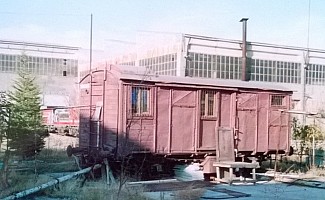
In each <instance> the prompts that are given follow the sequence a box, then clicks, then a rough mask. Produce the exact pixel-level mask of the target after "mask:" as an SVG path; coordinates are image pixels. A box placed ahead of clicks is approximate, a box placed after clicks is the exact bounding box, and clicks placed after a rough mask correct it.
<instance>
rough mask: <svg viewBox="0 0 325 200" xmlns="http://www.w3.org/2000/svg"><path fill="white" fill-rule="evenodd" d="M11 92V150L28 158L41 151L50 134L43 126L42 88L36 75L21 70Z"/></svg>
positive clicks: (9, 141)
mask: <svg viewBox="0 0 325 200" xmlns="http://www.w3.org/2000/svg"><path fill="white" fill-rule="evenodd" d="M18 75H19V77H18V79H17V80H16V82H15V85H14V86H13V88H14V90H13V91H12V92H9V94H8V101H9V112H10V116H9V118H10V132H8V133H7V139H8V147H9V150H10V151H11V152H12V153H14V154H15V155H19V156H22V157H23V158H28V157H32V156H34V155H35V154H36V153H37V152H39V151H41V149H42V148H43V147H44V144H45V141H44V139H45V137H46V136H48V134H47V132H45V129H44V127H43V126H42V115H41V109H40V106H41V101H40V90H39V89H38V87H37V85H36V83H35V77H33V76H31V75H30V74H28V73H26V72H20V73H19V74H18Z"/></svg>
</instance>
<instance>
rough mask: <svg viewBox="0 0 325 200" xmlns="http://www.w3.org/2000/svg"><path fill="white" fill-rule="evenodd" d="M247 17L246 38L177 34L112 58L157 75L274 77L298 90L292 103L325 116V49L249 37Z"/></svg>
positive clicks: (253, 79)
mask: <svg viewBox="0 0 325 200" xmlns="http://www.w3.org/2000/svg"><path fill="white" fill-rule="evenodd" d="M246 20H247V19H244V20H243V39H242V40H229V39H220V38H214V37H206V36H200V35H191V34H177V35H176V34H175V35H174V36H173V37H174V38H176V37H177V38H178V39H173V40H169V41H172V43H171V42H169V43H168V42H166V43H165V44H164V45H156V46H155V45H154V43H152V46H151V47H150V46H147V47H149V48H147V49H144V48H142V49H141V51H137V52H136V53H134V54H132V53H130V54H129V55H124V56H121V57H119V58H116V59H115V60H113V63H114V64H124V65H135V66H146V67H147V70H148V71H154V72H155V73H156V74H158V75H173V76H181V77H184V76H185V77H200V78H208V79H228V80H231V79H234V80H244V81H250V82H271V83H272V84H274V86H279V87H286V88H288V89H290V90H292V91H294V94H293V103H292V105H291V109H294V110H297V111H302V112H301V113H303V112H306V113H307V114H308V113H319V114H320V115H322V116H323V115H324V104H325V97H324V95H323V94H324V92H325V87H324V85H325V50H321V49H312V48H304V47H295V46H285V45H276V44H268V43H259V42H251V41H246ZM166 41H168V40H166ZM138 49H139V48H138ZM302 120H304V119H302ZM307 121H308V117H307Z"/></svg>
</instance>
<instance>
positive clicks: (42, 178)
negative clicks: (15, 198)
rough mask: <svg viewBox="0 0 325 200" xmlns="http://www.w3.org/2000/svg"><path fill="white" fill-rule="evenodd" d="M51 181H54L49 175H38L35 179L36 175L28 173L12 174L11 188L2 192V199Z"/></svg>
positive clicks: (0, 195)
mask: <svg viewBox="0 0 325 200" xmlns="http://www.w3.org/2000/svg"><path fill="white" fill-rule="evenodd" d="M51 180H53V179H52V178H51V177H49V176H47V175H38V176H36V177H35V175H34V174H30V173H29V174H27V173H17V172H11V174H10V177H9V180H8V181H9V183H10V185H11V187H9V188H7V189H5V190H0V198H4V197H6V196H9V195H11V194H13V193H17V192H21V191H23V190H27V189H30V188H33V187H35V186H38V185H41V184H43V183H47V182H49V181H51Z"/></svg>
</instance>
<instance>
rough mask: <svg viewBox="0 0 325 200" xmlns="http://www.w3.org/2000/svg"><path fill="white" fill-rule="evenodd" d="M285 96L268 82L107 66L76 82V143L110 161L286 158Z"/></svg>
mask: <svg viewBox="0 0 325 200" xmlns="http://www.w3.org/2000/svg"><path fill="white" fill-rule="evenodd" d="M291 95H292V92H291V91H288V90H286V89H283V88H275V87H274V86H272V84H267V83H258V82H245V81H239V80H220V79H198V78H191V77H171V76H161V75H159V76H158V75H155V74H152V73H149V72H148V70H146V68H142V67H133V66H132V67H130V66H115V65H110V66H106V67H103V68H99V69H94V70H93V71H91V73H90V74H88V75H86V76H85V77H83V78H82V79H81V81H80V102H81V105H82V106H81V110H80V127H79V129H80V133H79V138H80V142H79V146H80V149H83V150H84V151H85V152H91V151H97V152H105V153H106V155H108V154H110V155H114V156H115V157H116V156H117V157H118V156H121V155H126V154H134V153H138V154H140V153H151V154H154V155H162V156H165V157H170V158H178V159H191V158H193V159H200V158H204V156H207V155H217V158H218V159H219V160H228V159H229V158H235V159H238V158H240V159H242V158H247V157H265V156H267V155H268V154H270V153H275V152H278V153H288V152H289V149H290V124H289V121H290V119H289V115H288V114H287V112H285V111H286V110H289V108H290V102H291ZM89 105H91V106H89Z"/></svg>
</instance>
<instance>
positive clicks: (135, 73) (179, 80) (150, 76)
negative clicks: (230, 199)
mask: <svg viewBox="0 0 325 200" xmlns="http://www.w3.org/2000/svg"><path fill="white" fill-rule="evenodd" d="M112 69H116V70H118V71H119V72H120V79H127V80H139V81H141V80H142V81H147V82H156V83H166V84H185V85H195V86H212V87H230V88H250V89H260V90H276V91H288V92H290V91H291V92H292V90H290V89H288V88H286V87H283V86H279V85H277V84H272V83H270V82H257V81H241V80H230V79H212V78H196V77H180V76H166V75H157V74H154V73H153V72H150V71H149V70H148V69H147V68H146V67H139V66H137V67H134V66H114V67H113V68H112Z"/></svg>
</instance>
